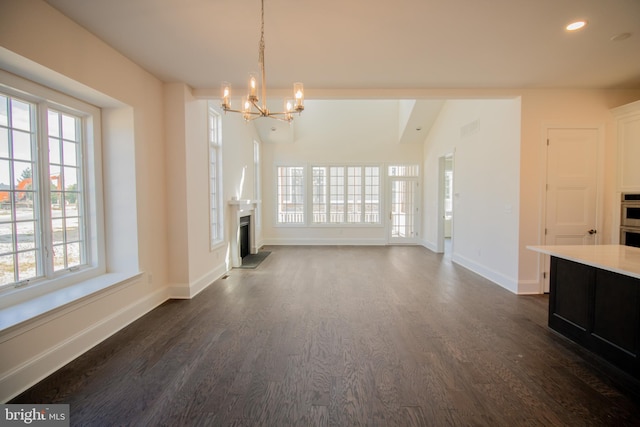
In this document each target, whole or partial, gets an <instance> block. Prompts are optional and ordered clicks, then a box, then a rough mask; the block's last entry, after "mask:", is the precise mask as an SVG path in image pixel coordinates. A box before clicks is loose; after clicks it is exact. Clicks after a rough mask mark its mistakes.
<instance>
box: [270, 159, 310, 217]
mask: <svg viewBox="0 0 640 427" xmlns="http://www.w3.org/2000/svg"><path fill="white" fill-rule="evenodd" d="M276 177H277V180H278V182H277V184H276V188H277V192H278V194H277V198H278V200H277V210H278V211H277V218H276V221H277V223H278V224H304V167H302V166H279V167H278V168H277V173H276Z"/></svg>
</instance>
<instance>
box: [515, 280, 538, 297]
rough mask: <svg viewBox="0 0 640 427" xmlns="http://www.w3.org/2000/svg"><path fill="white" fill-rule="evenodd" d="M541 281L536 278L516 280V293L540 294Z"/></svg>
mask: <svg viewBox="0 0 640 427" xmlns="http://www.w3.org/2000/svg"><path fill="white" fill-rule="evenodd" d="M543 293H544V292H542V283H540V282H539V281H537V280H520V281H519V282H518V295H540V294H543Z"/></svg>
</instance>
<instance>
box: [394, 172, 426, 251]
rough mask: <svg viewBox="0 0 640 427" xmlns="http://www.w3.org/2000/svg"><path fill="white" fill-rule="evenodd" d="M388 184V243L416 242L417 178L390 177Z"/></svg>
mask: <svg viewBox="0 0 640 427" xmlns="http://www.w3.org/2000/svg"><path fill="white" fill-rule="evenodd" d="M389 184H390V185H389V187H390V194H389V201H390V204H389V243H416V242H417V238H418V231H417V220H418V218H419V215H418V213H419V204H418V180H417V179H412V178H390V181H389Z"/></svg>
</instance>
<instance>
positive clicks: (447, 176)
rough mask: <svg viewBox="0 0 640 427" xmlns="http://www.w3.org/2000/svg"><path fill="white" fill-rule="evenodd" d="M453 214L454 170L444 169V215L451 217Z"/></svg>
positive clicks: (447, 217)
mask: <svg viewBox="0 0 640 427" xmlns="http://www.w3.org/2000/svg"><path fill="white" fill-rule="evenodd" d="M452 216H453V171H452V170H446V171H444V217H445V219H451V218H452Z"/></svg>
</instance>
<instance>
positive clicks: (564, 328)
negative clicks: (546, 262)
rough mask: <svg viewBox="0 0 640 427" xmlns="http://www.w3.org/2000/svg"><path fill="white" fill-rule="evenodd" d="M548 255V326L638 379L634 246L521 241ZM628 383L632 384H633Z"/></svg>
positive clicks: (639, 315)
mask: <svg viewBox="0 0 640 427" xmlns="http://www.w3.org/2000/svg"><path fill="white" fill-rule="evenodd" d="M527 248H528V249H531V250H533V251H536V252H540V253H543V254H547V255H550V256H551V271H550V282H549V284H550V289H549V327H550V328H551V329H553V330H555V331H557V332H559V333H560V334H562V335H564V336H566V337H568V338H570V339H571V340H573V341H574V342H576V343H578V344H580V345H581V346H583V347H585V348H586V349H588V350H590V351H591V352H593V353H595V354H596V355H598V356H600V357H601V358H603V359H604V360H605V361H607V362H609V363H610V364H612V365H613V366H614V367H615V368H617V369H620V370H622V371H623V372H624V373H625V374H626V375H628V376H630V377H631V378H630V380H632V381H633V382H634V383H635V386H636V387H637V385H638V384H640V360H639V358H638V354H639V353H640V248H634V247H630V246H620V245H589V246H527ZM636 387H634V388H636Z"/></svg>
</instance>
